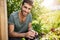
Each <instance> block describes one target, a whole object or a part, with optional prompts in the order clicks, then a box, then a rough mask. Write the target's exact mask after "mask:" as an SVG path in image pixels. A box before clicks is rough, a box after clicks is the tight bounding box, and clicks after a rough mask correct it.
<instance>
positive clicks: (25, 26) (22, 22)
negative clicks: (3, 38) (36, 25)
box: [8, 0, 36, 40]
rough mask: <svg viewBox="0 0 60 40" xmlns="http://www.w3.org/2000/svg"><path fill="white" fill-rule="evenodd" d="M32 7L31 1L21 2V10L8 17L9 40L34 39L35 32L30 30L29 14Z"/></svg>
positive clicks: (30, 16)
mask: <svg viewBox="0 0 60 40" xmlns="http://www.w3.org/2000/svg"><path fill="white" fill-rule="evenodd" d="M32 6H33V1H32V0H23V2H22V6H21V10H20V11H17V12H14V13H12V14H11V15H10V17H9V20H8V26H9V27H8V28H9V29H8V35H9V40H22V38H23V37H24V38H26V40H28V39H27V38H29V39H33V38H34V37H35V33H36V32H35V31H31V30H32V25H31V22H32V15H31V13H30V11H31V8H32Z"/></svg>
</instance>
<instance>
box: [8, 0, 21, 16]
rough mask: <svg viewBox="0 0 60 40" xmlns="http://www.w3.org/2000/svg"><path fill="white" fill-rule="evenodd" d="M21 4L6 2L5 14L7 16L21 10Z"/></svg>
mask: <svg viewBox="0 0 60 40" xmlns="http://www.w3.org/2000/svg"><path fill="white" fill-rule="evenodd" d="M21 3H22V0H7V13H8V16H9V15H10V14H11V13H12V12H14V11H18V10H19V9H21V8H20V7H21Z"/></svg>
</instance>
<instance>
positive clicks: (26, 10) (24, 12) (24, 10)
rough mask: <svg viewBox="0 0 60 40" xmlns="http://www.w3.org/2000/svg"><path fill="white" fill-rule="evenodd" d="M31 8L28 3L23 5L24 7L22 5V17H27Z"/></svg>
mask: <svg viewBox="0 0 60 40" xmlns="http://www.w3.org/2000/svg"><path fill="white" fill-rule="evenodd" d="M31 8H32V6H31V5H29V4H28V3H24V5H22V10H21V11H22V13H23V16H27V14H28V13H29V12H30V10H31Z"/></svg>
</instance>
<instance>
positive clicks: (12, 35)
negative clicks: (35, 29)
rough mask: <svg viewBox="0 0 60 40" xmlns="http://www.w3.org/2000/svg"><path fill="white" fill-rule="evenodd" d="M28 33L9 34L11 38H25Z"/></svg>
mask: <svg viewBox="0 0 60 40" xmlns="http://www.w3.org/2000/svg"><path fill="white" fill-rule="evenodd" d="M25 35H26V33H17V32H11V33H9V37H25Z"/></svg>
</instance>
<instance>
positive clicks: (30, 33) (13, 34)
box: [9, 24, 34, 39]
mask: <svg viewBox="0 0 60 40" xmlns="http://www.w3.org/2000/svg"><path fill="white" fill-rule="evenodd" d="M9 37H27V38H30V39H33V38H32V37H34V35H33V33H32V32H31V31H29V32H27V33H17V32H14V25H13V24H10V25H9Z"/></svg>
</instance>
